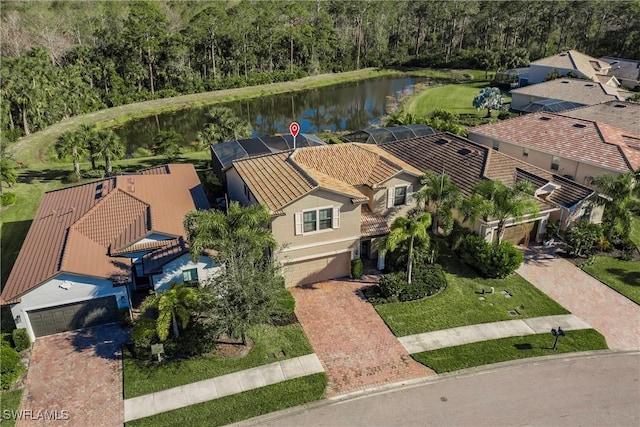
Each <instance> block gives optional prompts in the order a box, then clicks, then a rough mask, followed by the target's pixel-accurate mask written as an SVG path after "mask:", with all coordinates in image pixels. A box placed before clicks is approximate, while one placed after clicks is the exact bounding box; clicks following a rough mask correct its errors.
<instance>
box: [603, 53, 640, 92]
mask: <svg viewBox="0 0 640 427" xmlns="http://www.w3.org/2000/svg"><path fill="white" fill-rule="evenodd" d="M600 60H601V61H605V62H608V63H609V64H610V65H611V72H610V74H612V75H613V76H615V77H616V79H617V80H618V81H619V82H620V84H621V85H622V86H624V87H626V88H629V89H634V88H638V89H640V61H639V60H637V59H625V58H614V57H611V56H603V57H602V58H600Z"/></svg>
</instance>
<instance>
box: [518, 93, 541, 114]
mask: <svg viewBox="0 0 640 427" xmlns="http://www.w3.org/2000/svg"><path fill="white" fill-rule="evenodd" d="M541 99H546V98H542V97H540V96H533V95H527V94H524V93H516V92H512V93H511V109H512V110H514V111H522V109H523V108H524V107H526V106H527V105H529V104H531V103H532V102H536V101H539V100H541Z"/></svg>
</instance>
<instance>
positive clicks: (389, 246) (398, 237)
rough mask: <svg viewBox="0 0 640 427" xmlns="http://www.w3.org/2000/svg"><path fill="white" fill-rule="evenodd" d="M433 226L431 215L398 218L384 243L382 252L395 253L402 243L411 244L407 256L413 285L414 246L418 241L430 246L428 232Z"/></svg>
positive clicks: (408, 280)
mask: <svg viewBox="0 0 640 427" xmlns="http://www.w3.org/2000/svg"><path fill="white" fill-rule="evenodd" d="M430 225H431V215H429V214H428V213H423V214H421V215H419V216H418V217H416V218H406V217H398V218H396V219H395V220H394V221H393V223H392V224H391V232H390V233H389V235H388V236H387V237H386V239H385V241H384V246H383V247H382V248H381V252H382V253H383V254H384V253H385V252H387V251H394V250H396V248H398V246H400V245H401V244H402V243H404V242H407V241H408V243H409V254H408V256H407V282H408V283H409V284H411V272H412V269H413V245H414V244H415V243H416V241H419V242H422V243H423V244H424V245H425V246H428V245H429V233H427V230H428V229H429V226H430Z"/></svg>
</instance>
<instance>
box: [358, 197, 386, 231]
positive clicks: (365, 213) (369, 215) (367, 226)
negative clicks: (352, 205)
mask: <svg viewBox="0 0 640 427" xmlns="http://www.w3.org/2000/svg"><path fill="white" fill-rule="evenodd" d="M361 209H362V211H361V213H360V235H361V236H362V237H376V236H383V235H385V234H387V233H389V224H388V223H387V220H386V219H385V217H383V216H382V215H380V214H377V213H373V212H371V209H369V205H366V204H365V205H362V207H361Z"/></svg>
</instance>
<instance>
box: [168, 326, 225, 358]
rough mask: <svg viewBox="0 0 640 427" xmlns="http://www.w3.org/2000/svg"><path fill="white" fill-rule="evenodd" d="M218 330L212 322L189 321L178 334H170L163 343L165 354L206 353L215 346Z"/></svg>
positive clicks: (194, 354)
mask: <svg viewBox="0 0 640 427" xmlns="http://www.w3.org/2000/svg"><path fill="white" fill-rule="evenodd" d="M218 335H219V334H218V330H217V328H216V326H215V325H214V324H203V323H199V322H196V321H191V322H189V325H188V326H187V328H186V329H185V330H183V331H181V332H180V336H179V337H176V336H173V335H171V337H170V338H169V339H167V341H165V342H164V343H163V344H164V351H165V353H166V354H167V355H175V356H197V355H200V354H204V353H208V352H210V351H211V350H213V349H214V348H215V346H216V339H217V338H218Z"/></svg>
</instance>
